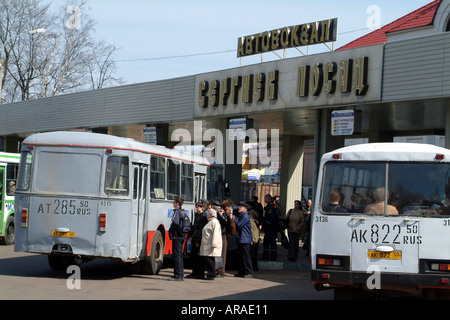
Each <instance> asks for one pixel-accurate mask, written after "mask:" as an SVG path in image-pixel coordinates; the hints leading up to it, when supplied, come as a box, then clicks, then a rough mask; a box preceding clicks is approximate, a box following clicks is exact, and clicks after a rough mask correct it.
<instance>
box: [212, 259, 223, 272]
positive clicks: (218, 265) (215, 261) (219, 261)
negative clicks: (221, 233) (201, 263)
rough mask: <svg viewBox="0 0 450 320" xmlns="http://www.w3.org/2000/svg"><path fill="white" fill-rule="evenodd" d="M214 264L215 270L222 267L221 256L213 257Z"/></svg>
mask: <svg viewBox="0 0 450 320" xmlns="http://www.w3.org/2000/svg"><path fill="white" fill-rule="evenodd" d="M214 265H215V270H219V269H222V268H223V259H222V257H221V256H218V257H214Z"/></svg>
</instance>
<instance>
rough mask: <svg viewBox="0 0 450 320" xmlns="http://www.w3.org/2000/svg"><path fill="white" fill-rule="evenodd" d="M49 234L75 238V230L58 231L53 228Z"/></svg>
mask: <svg viewBox="0 0 450 320" xmlns="http://www.w3.org/2000/svg"><path fill="white" fill-rule="evenodd" d="M50 235H51V236H52V237H63V238H75V232H60V231H55V230H53V231H52V232H51V233H50Z"/></svg>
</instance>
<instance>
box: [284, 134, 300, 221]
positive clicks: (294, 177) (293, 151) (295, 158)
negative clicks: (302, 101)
mask: <svg viewBox="0 0 450 320" xmlns="http://www.w3.org/2000/svg"><path fill="white" fill-rule="evenodd" d="M282 139H283V146H282V147H283V150H282V152H281V183H280V208H279V209H280V216H282V217H283V216H285V214H286V213H287V211H288V210H289V209H291V208H293V207H294V201H295V200H301V196H302V178H303V143H304V139H303V137H301V136H283V138H282Z"/></svg>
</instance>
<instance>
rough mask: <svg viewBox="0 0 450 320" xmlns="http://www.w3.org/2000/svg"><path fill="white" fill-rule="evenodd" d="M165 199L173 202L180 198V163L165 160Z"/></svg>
mask: <svg viewBox="0 0 450 320" xmlns="http://www.w3.org/2000/svg"><path fill="white" fill-rule="evenodd" d="M166 164H167V199H168V200H173V199H175V198H176V197H179V196H180V166H181V165H180V163H179V162H177V161H174V160H172V159H169V160H167V162H166Z"/></svg>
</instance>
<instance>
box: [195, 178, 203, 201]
mask: <svg viewBox="0 0 450 320" xmlns="http://www.w3.org/2000/svg"><path fill="white" fill-rule="evenodd" d="M194 183H195V199H194V200H195V202H198V201H200V199H203V198H206V196H205V191H206V187H205V186H206V174H202V173H198V172H196V173H195V182H194Z"/></svg>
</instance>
